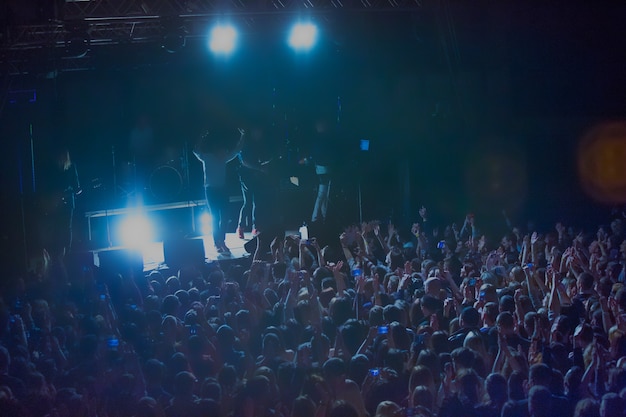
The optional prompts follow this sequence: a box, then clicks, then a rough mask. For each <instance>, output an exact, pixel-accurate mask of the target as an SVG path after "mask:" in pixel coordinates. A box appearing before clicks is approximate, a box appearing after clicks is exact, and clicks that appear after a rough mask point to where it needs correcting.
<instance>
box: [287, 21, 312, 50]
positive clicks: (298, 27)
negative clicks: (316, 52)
mask: <svg viewBox="0 0 626 417" xmlns="http://www.w3.org/2000/svg"><path fill="white" fill-rule="evenodd" d="M316 40H317V26H315V25H314V24H313V23H297V24H295V25H294V26H293V27H292V28H291V33H290V34H289V46H291V47H292V48H293V49H295V50H308V49H311V48H312V47H313V45H314V44H315V41H316Z"/></svg>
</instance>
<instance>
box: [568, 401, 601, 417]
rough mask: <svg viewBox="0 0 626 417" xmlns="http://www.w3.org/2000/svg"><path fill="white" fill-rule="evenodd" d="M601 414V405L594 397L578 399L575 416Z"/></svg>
mask: <svg viewBox="0 0 626 417" xmlns="http://www.w3.org/2000/svg"><path fill="white" fill-rule="evenodd" d="M599 415H600V405H599V404H598V402H597V401H596V400H594V399H592V398H583V399H582V400H580V401H578V403H577V404H576V408H575V409H574V417H597V416H599Z"/></svg>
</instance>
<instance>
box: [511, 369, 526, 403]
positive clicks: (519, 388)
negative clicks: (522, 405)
mask: <svg viewBox="0 0 626 417" xmlns="http://www.w3.org/2000/svg"><path fill="white" fill-rule="evenodd" d="M525 379H526V377H525V375H524V374H523V373H522V372H520V371H513V372H512V373H511V375H509V380H508V381H507V392H508V395H509V400H511V401H520V400H523V399H524V398H525V394H524V380H525Z"/></svg>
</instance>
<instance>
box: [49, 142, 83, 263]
mask: <svg viewBox="0 0 626 417" xmlns="http://www.w3.org/2000/svg"><path fill="white" fill-rule="evenodd" d="M53 155H54V158H53V159H54V160H53V161H52V163H51V164H50V165H49V166H48V167H47V168H46V169H45V170H44V173H43V175H42V176H41V178H42V184H43V190H42V196H43V227H42V243H43V247H44V249H45V250H46V251H47V252H48V254H49V255H50V256H51V257H55V258H56V257H63V256H64V255H65V253H66V252H68V251H70V250H71V249H72V243H73V220H74V209H75V208H76V196H78V195H80V194H81V193H82V189H81V188H80V181H79V178H78V169H77V168H76V165H75V164H74V163H73V162H72V159H71V157H70V152H69V151H68V150H67V148H60V149H58V150H57V151H56V152H53Z"/></svg>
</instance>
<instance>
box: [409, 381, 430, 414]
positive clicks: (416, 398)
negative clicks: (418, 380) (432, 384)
mask: <svg viewBox="0 0 626 417" xmlns="http://www.w3.org/2000/svg"><path fill="white" fill-rule="evenodd" d="M434 402H435V399H434V395H433V393H432V391H431V389H430V388H428V387H427V386H425V385H418V386H416V387H415V388H414V389H413V391H411V397H410V402H409V404H410V406H411V407H424V408H426V409H428V410H432V408H433V404H434Z"/></svg>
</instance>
